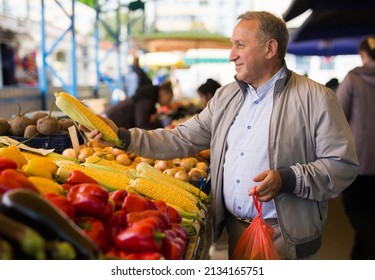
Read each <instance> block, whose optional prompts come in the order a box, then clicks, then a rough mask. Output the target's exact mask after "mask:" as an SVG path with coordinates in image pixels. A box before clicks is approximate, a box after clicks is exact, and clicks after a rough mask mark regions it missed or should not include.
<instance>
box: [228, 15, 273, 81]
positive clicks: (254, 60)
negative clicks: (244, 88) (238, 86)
mask: <svg viewBox="0 0 375 280" xmlns="http://www.w3.org/2000/svg"><path fill="white" fill-rule="evenodd" d="M258 29H259V23H258V21H257V20H241V21H240V22H239V23H238V24H237V25H236V27H235V28H234V30H233V34H232V39H231V41H232V50H231V53H230V56H229V59H230V61H233V62H234V64H235V69H236V72H237V79H239V80H242V81H244V82H246V83H248V84H252V85H253V86H256V85H257V83H258V82H260V81H261V79H262V69H264V63H266V61H267V60H266V58H265V56H266V51H267V50H266V48H265V47H264V46H259V40H258V38H257V36H256V35H257V32H258Z"/></svg>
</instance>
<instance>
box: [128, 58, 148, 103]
mask: <svg viewBox="0 0 375 280" xmlns="http://www.w3.org/2000/svg"><path fill="white" fill-rule="evenodd" d="M124 82H125V94H126V96H127V97H129V96H133V95H134V94H135V92H136V90H137V89H138V88H139V87H143V86H147V85H152V80H151V79H150V78H149V77H148V75H147V74H146V72H145V71H144V70H143V69H142V68H141V67H140V65H139V59H138V57H134V58H133V63H132V65H130V67H129V69H128V72H127V73H126V75H125V79H124Z"/></svg>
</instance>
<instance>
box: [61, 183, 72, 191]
mask: <svg viewBox="0 0 375 280" xmlns="http://www.w3.org/2000/svg"><path fill="white" fill-rule="evenodd" d="M61 186H62V188H63V189H64V190H65V191H69V190H70V188H71V187H73V186H72V185H69V184H67V183H64V184H61Z"/></svg>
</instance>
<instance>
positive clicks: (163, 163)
mask: <svg viewBox="0 0 375 280" xmlns="http://www.w3.org/2000/svg"><path fill="white" fill-rule="evenodd" d="M154 167H155V168H156V169H158V170H160V171H164V170H166V169H169V168H173V167H175V165H174V164H173V163H172V162H171V161H169V160H158V161H157V162H156V163H155V164H154Z"/></svg>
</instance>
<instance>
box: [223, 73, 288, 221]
mask: <svg viewBox="0 0 375 280" xmlns="http://www.w3.org/2000/svg"><path fill="white" fill-rule="evenodd" d="M284 75H286V73H285V69H284V67H283V68H281V69H280V70H279V71H278V72H277V73H276V74H275V75H274V76H273V77H272V78H271V79H270V80H269V81H267V82H266V83H265V84H263V85H261V86H260V87H259V88H258V89H254V88H253V87H252V86H250V85H249V87H248V89H247V93H246V94H245V101H244V103H243V105H242V107H241V108H240V110H239V112H238V115H237V116H236V118H235V120H234V122H233V124H232V126H231V128H230V129H229V133H228V138H227V143H226V145H227V147H226V153H225V162H224V201H225V205H226V207H227V209H228V211H229V212H230V213H232V214H233V215H235V216H238V217H242V218H245V217H246V218H254V217H255V216H256V215H257V214H258V213H257V210H256V209H255V207H253V200H252V198H251V196H249V195H248V190H249V189H250V188H252V187H253V186H256V185H257V184H258V183H256V182H254V181H253V180H252V178H253V177H255V176H256V175H258V174H259V173H261V172H263V171H264V170H267V169H270V166H269V154H268V139H269V137H268V134H269V122H270V117H271V112H272V105H273V91H274V87H275V82H276V81H277V80H278V79H279V78H280V77H282V76H284ZM262 209H263V210H262V211H263V215H262V216H263V218H265V219H268V218H276V209H275V206H274V202H273V200H271V201H269V202H266V203H263V204H262Z"/></svg>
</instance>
